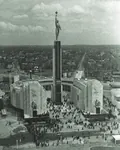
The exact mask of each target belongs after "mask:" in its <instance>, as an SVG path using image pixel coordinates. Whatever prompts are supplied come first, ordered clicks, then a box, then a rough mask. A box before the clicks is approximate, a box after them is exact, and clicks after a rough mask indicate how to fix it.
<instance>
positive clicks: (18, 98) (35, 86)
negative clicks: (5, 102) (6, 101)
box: [11, 81, 47, 117]
mask: <svg viewBox="0 0 120 150" xmlns="http://www.w3.org/2000/svg"><path fill="white" fill-rule="evenodd" d="M33 102H34V103H35V104H36V106H37V109H36V110H37V115H40V114H43V113H46V112H47V94H46V91H45V89H44V88H43V86H41V85H40V83H39V82H38V81H26V82H16V83H14V84H12V85H11V104H12V105H13V106H14V107H16V108H19V109H22V110H24V116H27V117H28V116H29V117H33V107H32V103H33Z"/></svg>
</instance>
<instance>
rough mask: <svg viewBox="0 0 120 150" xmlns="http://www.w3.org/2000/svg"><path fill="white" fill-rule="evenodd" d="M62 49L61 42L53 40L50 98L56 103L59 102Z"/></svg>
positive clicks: (58, 103)
mask: <svg viewBox="0 0 120 150" xmlns="http://www.w3.org/2000/svg"><path fill="white" fill-rule="evenodd" d="M61 77H62V49H61V42H60V41H54V48H53V91H52V99H53V102H54V103H55V104H56V105H60V104H61V98H62V96H61Z"/></svg>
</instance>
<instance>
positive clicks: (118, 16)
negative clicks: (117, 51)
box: [0, 0, 120, 45]
mask: <svg viewBox="0 0 120 150" xmlns="http://www.w3.org/2000/svg"><path fill="white" fill-rule="evenodd" d="M56 11H58V19H59V22H60V25H61V28H62V30H61V31H60V35H59V40H60V41H61V43H62V44H63V45H64V44H65V45H66V44H67V45H71V44H72V45H74V44H88V45H89V44H90V45H96V44H97V45H100V44H107V45H108V44H110V45H111V44H120V0H0V45H53V43H54V40H55V12H56Z"/></svg>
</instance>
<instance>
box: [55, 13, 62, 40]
mask: <svg viewBox="0 0 120 150" xmlns="http://www.w3.org/2000/svg"><path fill="white" fill-rule="evenodd" d="M57 14H58V12H55V27H56V28H55V34H56V40H58V37H59V33H60V30H61V26H60V24H59V20H58V19H57Z"/></svg>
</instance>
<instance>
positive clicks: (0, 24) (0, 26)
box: [0, 22, 46, 32]
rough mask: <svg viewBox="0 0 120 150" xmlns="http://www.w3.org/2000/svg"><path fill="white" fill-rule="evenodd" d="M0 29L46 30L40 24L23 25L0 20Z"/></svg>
mask: <svg viewBox="0 0 120 150" xmlns="http://www.w3.org/2000/svg"><path fill="white" fill-rule="evenodd" d="M0 29H1V30H4V31H12V32H14V31H21V32H41V31H46V30H45V28H44V27H42V26H31V25H28V26H25V25H15V24H11V23H9V22H0Z"/></svg>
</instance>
